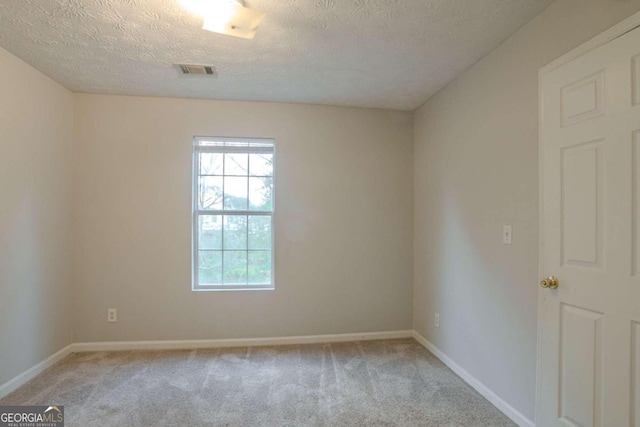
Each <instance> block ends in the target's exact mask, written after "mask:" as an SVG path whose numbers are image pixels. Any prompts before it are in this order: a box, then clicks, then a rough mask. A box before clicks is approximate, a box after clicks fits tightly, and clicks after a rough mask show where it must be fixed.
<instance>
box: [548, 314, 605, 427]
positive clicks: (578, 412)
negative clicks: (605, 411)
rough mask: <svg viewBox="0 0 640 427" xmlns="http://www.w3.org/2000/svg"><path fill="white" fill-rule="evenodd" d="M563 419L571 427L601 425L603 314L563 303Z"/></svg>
mask: <svg viewBox="0 0 640 427" xmlns="http://www.w3.org/2000/svg"><path fill="white" fill-rule="evenodd" d="M560 310H561V312H560V360H559V363H560V393H559V398H560V402H559V405H558V407H559V414H558V418H559V419H560V421H561V422H562V423H563V424H565V425H567V426H570V427H598V426H600V425H601V422H600V419H601V414H600V406H601V387H602V365H601V363H602V318H603V315H602V313H598V312H594V311H591V310H587V309H583V308H580V307H574V306H571V305H567V304H561V306H560Z"/></svg>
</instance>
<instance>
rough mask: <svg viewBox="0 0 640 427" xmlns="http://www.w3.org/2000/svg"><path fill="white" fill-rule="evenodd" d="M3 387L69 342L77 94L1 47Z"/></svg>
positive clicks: (0, 308)
mask: <svg viewBox="0 0 640 427" xmlns="http://www.w3.org/2000/svg"><path fill="white" fill-rule="evenodd" d="M0 65H1V66H0V199H1V200H0V385H1V384H3V383H5V382H6V381H8V380H10V379H11V378H13V377H14V376H16V375H18V374H20V373H22V372H23V371H25V370H26V369H28V368H30V367H32V366H33V365H35V364H36V363H38V362H40V361H42V360H43V359H45V358H47V357H49V356H50V355H51V354H53V353H55V352H56V351H58V350H60V349H61V348H63V347H65V346H66V345H68V344H70V343H71V340H72V327H71V205H72V193H71V178H72V175H71V170H72V168H71V161H72V151H71V150H72V139H73V124H72V122H73V95H72V94H71V92H69V91H68V90H66V89H64V88H63V87H61V86H60V85H58V84H57V83H55V82H53V81H52V80H51V79H49V78H48V77H45V76H44V75H42V74H40V73H39V72H38V71H36V70H34V69H33V68H32V67H30V66H28V65H27V64H25V63H24V62H22V61H21V60H19V59H18V58H16V57H15V56H13V55H12V54H10V53H9V52H7V51H6V50H4V49H2V48H0Z"/></svg>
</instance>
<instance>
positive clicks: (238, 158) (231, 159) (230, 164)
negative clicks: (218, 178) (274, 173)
mask: <svg viewBox="0 0 640 427" xmlns="http://www.w3.org/2000/svg"><path fill="white" fill-rule="evenodd" d="M224 174H225V175H245V176H246V175H248V174H249V155H248V154H247V153H227V154H225V155H224Z"/></svg>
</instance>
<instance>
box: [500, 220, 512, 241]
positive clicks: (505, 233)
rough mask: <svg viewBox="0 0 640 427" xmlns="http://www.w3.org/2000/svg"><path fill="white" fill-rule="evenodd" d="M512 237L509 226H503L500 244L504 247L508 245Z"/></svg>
mask: <svg viewBox="0 0 640 427" xmlns="http://www.w3.org/2000/svg"><path fill="white" fill-rule="evenodd" d="M512 235H513V233H512V230H511V226H510V225H505V226H503V227H502V243H504V244H505V245H510V244H511V239H512V237H513V236H512Z"/></svg>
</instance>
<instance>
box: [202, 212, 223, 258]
mask: <svg viewBox="0 0 640 427" xmlns="http://www.w3.org/2000/svg"><path fill="white" fill-rule="evenodd" d="M198 232H199V235H198V247H199V248H200V249H218V250H220V249H222V216H221V215H200V217H199V218H198Z"/></svg>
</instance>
